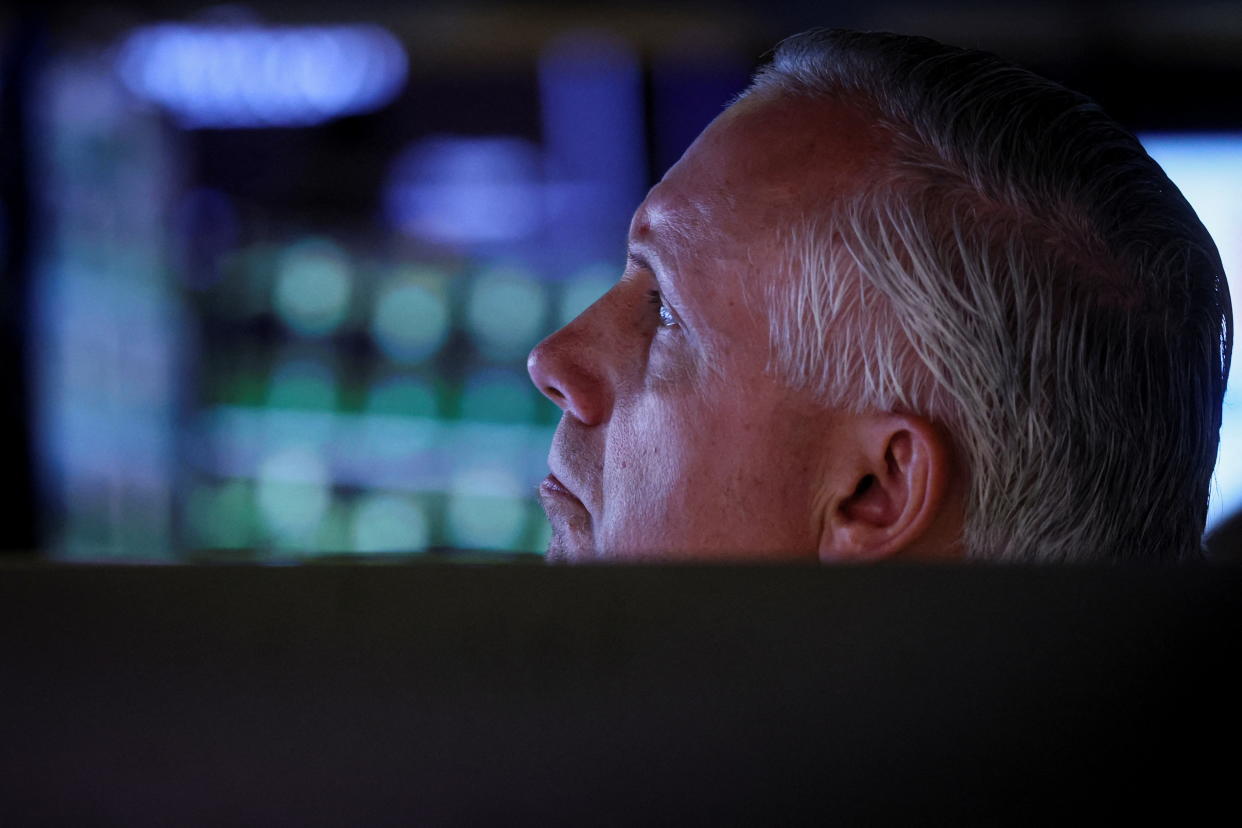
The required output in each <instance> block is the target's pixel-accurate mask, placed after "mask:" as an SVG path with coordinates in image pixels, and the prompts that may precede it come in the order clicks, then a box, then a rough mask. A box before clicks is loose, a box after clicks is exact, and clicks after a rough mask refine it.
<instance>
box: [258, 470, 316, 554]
mask: <svg viewBox="0 0 1242 828" xmlns="http://www.w3.org/2000/svg"><path fill="white" fill-rule="evenodd" d="M257 478H258V479H257V482H256V493H255V499H256V501H257V502H258V507H259V515H260V518H261V520H262V522H263V525H264V528H265V529H266V530H267V533H268V537H269V539H270V541H271V543H272V545H273V546H274V547H277V548H281V549H296V550H301V551H311V550H313V549H314V548H315V546H316V543H315V541H316V536H317V534H318V532H319V528H320V522H321V521H322V520H323V518H324V515H325V514H326V513H327V511H328V507H329V505H330V503H331V497H332V495H331V489H330V486H329V480H328V471H327V468H326V467H325V465H324V463H323V460H322V459H321V457H320V456H319V454H318V453H317V452H315V451H313V450H311V449H309V448H306V447H304V446H289V447H286V448H283V449H278V450H276V451H274V452H273V453H271V454H269V455H268V456H267V457H265V458H264V459H263V461H262V462H261V463H260V464H259V469H258V475H257Z"/></svg>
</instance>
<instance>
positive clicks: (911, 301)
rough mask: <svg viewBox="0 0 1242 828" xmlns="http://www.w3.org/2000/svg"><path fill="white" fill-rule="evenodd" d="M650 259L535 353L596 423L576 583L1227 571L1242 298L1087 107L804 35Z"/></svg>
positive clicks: (1046, 85)
mask: <svg viewBox="0 0 1242 828" xmlns="http://www.w3.org/2000/svg"><path fill="white" fill-rule="evenodd" d="M629 247H630V261H629V264H628V265H627V268H626V271H625V273H624V275H623V276H622V278H621V280H620V281H619V282H618V284H617V285H616V286H615V287H614V288H613V289H612V290H611V291H610V292H609V293H608V294H607V295H605V296H604V297H603V298H602V299H600V300H599V302H597V303H596V304H595V305H593V306H592V307H591V308H589V309H588V310H587V311H586V312H584V313H583V314H582V316H580V317H579V318H578V319H576V320H575V321H574V322H572V323H571V324H570V325H568V326H566V327H565V328H564V329H562V330H561V331H559V332H557V333H556V334H553V335H552V336H551V337H549V338H548V339H547V340H545V341H544V342H543V343H542V344H541V345H540V346H539V347H538V348H536V349H535V351H534V352H533V353H532V354H531V361H530V367H531V375H532V378H533V379H534V381H535V383H536V384H537V385H538V386H539V388H540V389H541V390H542V391H544V393H545V394H547V395H548V396H549V397H550V398H551V399H552V400H553V401H554V402H556V403H557V404H558V405H560V406H561V407H562V409H563V410H564V411H565V415H564V417H563V418H562V421H561V426H560V428H559V429H558V431H557V436H556V439H555V441H554V443H553V447H552V452H551V457H550V465H551V467H552V472H553V475H554V477H553V478H550V480H549V482H547V483H545V485H544V487H543V491H542V497H543V500H544V504H545V507H546V508H547V511H548V513H549V517H550V519H551V520H552V523H553V528H554V540H553V543H552V547H551V550H550V552H551V554H552V557H563V558H571V559H590V558H605V559H625V558H643V557H647V556H651V557H659V558H664V559H667V558H683V557H689V558H721V557H724V558H738V557H746V558H764V559H798V558H805V559H808V560H814V559H817V558H818V559H820V560H831V561H837V560H844V561H851V560H874V559H878V558H885V557H891V556H897V555H905V556H917V557H938V556H958V555H964V556H969V557H977V558H991V559H1005V560H1080V559H1092V558H1103V559H1119V558H1126V557H1145V558H1179V557H1184V556H1186V555H1188V554H1192V553H1193V552H1194V551H1195V550H1197V548H1198V543H1199V536H1200V535H1201V533H1202V529H1203V522H1204V516H1205V514H1206V503H1207V493H1208V482H1209V478H1210V474H1211V469H1212V466H1213V464H1214V461H1215V453H1216V444H1217V434H1218V431H1219V424H1220V400H1221V396H1222V394H1223V391H1224V379H1225V376H1226V374H1227V371H1228V353H1229V340H1230V337H1231V316H1230V309H1229V300H1228V291H1227V288H1226V287H1225V281H1224V275H1223V273H1222V272H1221V266H1220V260H1219V257H1218V256H1217V254H1216V251H1215V247H1214V246H1213V244H1212V242H1211V240H1210V238H1208V236H1207V234H1206V233H1205V232H1204V230H1203V228H1202V225H1201V224H1200V223H1199V222H1198V220H1197V219H1196V218H1195V216H1194V214H1193V212H1192V211H1191V210H1190V208H1189V207H1188V206H1187V205H1186V203H1185V201H1184V200H1183V199H1182V198H1181V196H1180V194H1179V193H1178V192H1177V190H1176V188H1174V187H1173V186H1172V184H1170V183H1169V182H1168V180H1167V178H1166V177H1165V176H1164V175H1163V173H1162V172H1161V171H1160V170H1159V168H1158V167H1157V166H1156V165H1155V164H1154V162H1152V161H1151V160H1150V159H1149V158H1148V157H1147V156H1146V154H1145V153H1144V152H1143V151H1142V149H1141V148H1140V147H1139V145H1138V143H1137V142H1136V141H1135V140H1134V138H1133V137H1132V136H1131V135H1129V134H1128V133H1127V132H1125V131H1124V130H1123V129H1121V128H1120V127H1118V126H1117V125H1116V124H1115V123H1113V122H1112V121H1111V120H1109V119H1108V118H1107V117H1106V116H1104V115H1103V114H1102V113H1101V112H1100V111H1099V110H1098V108H1096V107H1095V106H1094V105H1093V104H1091V103H1090V102H1089V101H1088V100H1086V99H1085V98H1083V97H1081V96H1079V95H1077V94H1075V93H1072V92H1069V91H1067V90H1065V89H1063V88H1061V87H1059V86H1057V85H1055V84H1052V83H1050V82H1048V81H1045V80H1043V79H1040V78H1038V77H1036V76H1034V75H1031V74H1030V73H1028V72H1026V71H1024V70H1021V69H1018V68H1016V67H1012V66H1010V65H1008V64H1005V63H1003V62H1002V61H1000V60H998V59H996V58H994V57H991V56H988V55H983V54H980V53H975V52H967V51H963V50H958V49H953V48H950V47H945V46H942V45H940V44H937V43H934V42H932V41H928V40H924V39H918V38H906V37H900V36H896V35H883V34H859V33H850V32H837V31H820V32H812V33H808V34H805V35H801V36H798V37H796V38H792V39H791V40H788V41H786V42H785V43H783V44H782V45H781V46H780V47H779V48H778V50H777V53H776V57H775V60H774V62H773V63H772V64H771V66H769V67H767V68H766V69H764V70H762V71H761V72H760V73H759V75H758V76H757V77H756V79H755V81H754V83H753V84H752V86H751V87H750V89H749V90H747V92H746V93H745V94H744V95H743V96H742V97H741V99H740V100H739V101H738V102H737V103H735V104H734V105H733V106H732V107H730V108H729V109H728V110H727V111H726V112H725V113H724V114H722V115H721V116H720V117H719V118H717V120H716V121H715V122H713V123H712V125H711V126H709V127H708V129H707V130H705V131H704V133H703V134H702V135H701V136H700V137H699V139H698V140H697V141H696V142H695V144H694V145H693V146H692V147H691V148H690V149H689V150H687V152H686V154H685V156H683V158H682V159H681V161H680V162H678V164H676V165H675V166H674V167H673V168H672V169H671V170H670V171H669V172H668V174H667V175H666V176H665V177H664V179H663V180H662V181H661V182H660V184H658V185H657V186H656V187H655V188H653V189H652V191H651V193H650V194H649V195H648V197H647V199H646V201H644V203H643V205H642V206H640V208H639V210H638V211H637V213H636V214H635V216H634V220H633V223H632V225H631V231H630V245H629ZM566 490H567V491H566Z"/></svg>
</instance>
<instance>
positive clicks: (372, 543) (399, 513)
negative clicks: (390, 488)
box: [350, 492, 431, 553]
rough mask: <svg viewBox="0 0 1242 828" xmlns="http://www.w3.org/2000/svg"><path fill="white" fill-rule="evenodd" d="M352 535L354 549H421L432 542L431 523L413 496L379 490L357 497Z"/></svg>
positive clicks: (398, 550) (364, 550) (363, 550)
mask: <svg viewBox="0 0 1242 828" xmlns="http://www.w3.org/2000/svg"><path fill="white" fill-rule="evenodd" d="M350 538H351V544H350V547H351V549H352V550H353V551H354V552H371V553H374V552H397V553H402V552H404V553H408V552H421V551H423V550H425V549H426V548H427V547H428V546H429V545H430V543H431V525H430V521H429V520H428V519H427V514H426V512H425V511H424V510H423V508H422V507H421V506H420V505H419V504H418V502H417V501H416V500H415V499H414V498H413V497H411V496H409V495H403V494H396V493H386V492H379V493H373V494H368V495H363V496H362V497H360V498H359V499H358V502H357V504H356V505H355V507H354V511H353V520H352V522H351V527H350Z"/></svg>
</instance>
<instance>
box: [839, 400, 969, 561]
mask: <svg viewBox="0 0 1242 828" xmlns="http://www.w3.org/2000/svg"><path fill="white" fill-rule="evenodd" d="M859 426H860V427H859V429H858V433H857V434H856V437H857V440H856V442H855V445H854V449H855V454H854V456H853V458H852V462H846V463H842V464H840V465H839V466H838V467H837V468H836V469H834V471H833V474H834V475H835V476H836V478H837V479H836V480H835V481H833V484H832V486H833V490H835V491H836V492H838V496H837V497H835V498H832V502H830V503H827V504H825V508H826V510H827V513H826V514H825V515H824V523H823V533H822V536H821V539H820V560H821V561H823V562H833V563H850V562H853V563H862V562H867V561H877V560H883V559H886V558H892V557H896V556H902V555H911V554H913V555H916V556H922V555H924V554H927V555H936V556H940V555H942V554H943V550H940V549H936V548H933V547H934V546H936V539H935V538H934V537H933V536H934V534H935V533H934V532H933V531H932V530H933V528H934V527H935V526H936V525H937V522H938V518H939V517H940V516H941V512H942V510H944V508H945V506H946V500H947V493H948V489H949V487H950V484H951V482H952V455H951V451H950V446H949V441H948V439H947V436H946V435H944V433H943V432H942V431H941V430H940V429H938V428H936V427H935V426H934V425H932V424H931V423H929V422H927V421H926V420H924V419H922V418H920V417H913V416H909V415H897V414H886V415H878V416H875V417H870V418H868V419H867V420H866V421H864V422H861V423H860V424H859Z"/></svg>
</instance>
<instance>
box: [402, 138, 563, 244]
mask: <svg viewBox="0 0 1242 828" xmlns="http://www.w3.org/2000/svg"><path fill="white" fill-rule="evenodd" d="M540 165H541V160H540V157H539V152H538V150H536V149H535V147H534V146H533V145H532V144H530V143H529V142H527V141H524V140H522V139H521V138H512V137H491V138H464V137H455V136H440V137H435V138H428V139H426V140H424V141H421V142H419V143H418V144H415V145H414V146H413V147H411V148H410V149H408V150H406V151H405V152H404V153H402V154H401V155H400V156H398V157H397V160H396V162H395V163H394V164H393V167H392V172H391V173H390V177H389V183H388V191H387V213H388V220H389V222H390V223H391V224H392V225H393V226H394V227H396V228H397V229H398V230H400V231H401V232H402V233H405V234H407V235H410V236H416V237H419V238H423V239H427V240H429V241H434V242H440V243H445V244H477V243H482V244H487V243H495V242H513V241H517V240H519V239H523V238H526V237H528V236H530V235H531V234H533V233H534V232H535V231H536V230H538V229H539V227H540V225H541V223H542V221H543V199H544V195H543V185H542V180H541V171H540Z"/></svg>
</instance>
